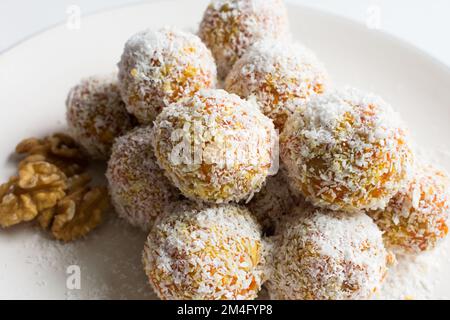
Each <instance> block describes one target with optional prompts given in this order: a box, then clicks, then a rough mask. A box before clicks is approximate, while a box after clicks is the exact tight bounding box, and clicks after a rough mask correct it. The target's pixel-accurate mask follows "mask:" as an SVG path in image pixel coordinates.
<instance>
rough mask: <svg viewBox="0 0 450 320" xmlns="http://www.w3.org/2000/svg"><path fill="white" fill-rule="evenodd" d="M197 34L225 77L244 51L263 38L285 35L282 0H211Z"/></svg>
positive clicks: (286, 17)
mask: <svg viewBox="0 0 450 320" xmlns="http://www.w3.org/2000/svg"><path fill="white" fill-rule="evenodd" d="M199 35H200V38H201V39H202V40H203V42H204V43H205V44H206V45H207V46H208V48H210V49H211V51H212V54H213V56H214V58H215V59H216V63H217V68H218V73H219V77H220V78H222V79H225V77H226V75H227V74H228V72H229V71H230V70H231V68H232V67H233V65H234V64H235V62H236V61H237V60H238V59H239V58H240V57H241V56H242V55H243V54H244V53H245V51H246V50H247V49H248V48H249V47H250V46H252V45H253V44H254V43H256V42H257V41H258V40H261V39H263V38H266V37H268V38H274V39H287V38H289V35H290V33H289V21H288V16H287V11H286V7H285V5H284V3H283V0H213V1H211V4H210V5H209V6H208V8H207V9H206V12H205V14H204V16H203V20H202V22H201V24H200V29H199Z"/></svg>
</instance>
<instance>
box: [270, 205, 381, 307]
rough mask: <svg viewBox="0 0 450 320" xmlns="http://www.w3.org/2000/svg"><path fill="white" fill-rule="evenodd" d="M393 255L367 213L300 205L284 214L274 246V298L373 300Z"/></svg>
mask: <svg viewBox="0 0 450 320" xmlns="http://www.w3.org/2000/svg"><path fill="white" fill-rule="evenodd" d="M388 260H389V254H388V253H387V252H386V249H385V248H384V246H383V240H382V235H381V231H380V230H379V229H378V228H377V226H376V225H375V223H373V221H372V220H371V219H370V218H369V217H368V216H367V215H365V214H364V213H345V212H338V211H326V210H325V211H324V210H320V209H311V210H306V211H304V209H300V210H297V211H296V212H294V213H293V214H292V215H288V216H285V218H284V221H283V224H282V227H281V228H280V230H278V231H277V235H276V238H275V239H274V248H273V264H272V265H273V268H272V272H271V274H270V278H269V281H268V289H269V294H270V297H271V298H272V299H292V300H354V299H368V298H369V297H370V296H371V295H372V294H373V293H374V292H375V291H376V290H377V289H378V288H379V286H380V284H381V282H382V280H383V278H384V276H385V274H386V271H387V267H386V266H387V262H388Z"/></svg>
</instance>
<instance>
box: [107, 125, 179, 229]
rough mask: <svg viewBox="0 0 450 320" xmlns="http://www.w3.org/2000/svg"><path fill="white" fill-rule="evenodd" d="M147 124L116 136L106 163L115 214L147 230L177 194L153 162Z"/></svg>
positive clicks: (151, 135)
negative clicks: (109, 157)
mask: <svg viewBox="0 0 450 320" xmlns="http://www.w3.org/2000/svg"><path fill="white" fill-rule="evenodd" d="M152 140H153V134H152V129H151V128H150V127H143V128H138V129H135V130H133V131H131V132H130V133H128V134H127V135H125V136H123V137H120V138H118V139H117V140H116V143H115V144H114V147H113V152H112V155H111V159H110V160H109V163H108V170H107V174H106V176H107V178H108V182H109V191H110V195H111V201H112V203H113V205H114V207H115V209H116V211H117V214H118V215H119V216H120V217H121V218H123V219H125V220H126V221H128V222H129V223H130V224H131V225H133V226H136V227H140V228H142V229H144V230H146V231H148V230H149V229H150V228H151V227H152V226H153V224H154V222H155V219H156V218H157V217H158V216H160V215H162V214H163V213H164V210H165V209H166V207H167V205H169V204H170V202H171V201H174V200H176V199H177V198H178V197H179V192H178V190H177V189H176V188H175V187H173V186H172V185H171V184H170V182H169V181H168V180H167V178H166V177H165V176H164V173H163V171H162V170H161V169H160V168H159V166H158V164H157V163H156V158H155V155H154V153H153V147H152Z"/></svg>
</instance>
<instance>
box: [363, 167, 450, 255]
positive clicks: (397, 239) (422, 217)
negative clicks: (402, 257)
mask: <svg viewBox="0 0 450 320" xmlns="http://www.w3.org/2000/svg"><path fill="white" fill-rule="evenodd" d="M449 212H450V180H449V177H448V176H447V174H445V173H444V172H442V171H440V170H437V169H435V168H434V167H432V166H429V165H420V166H419V168H418V169H417V171H416V172H415V173H414V176H413V178H412V180H411V181H410V183H409V184H408V185H407V186H406V188H404V189H402V190H401V191H400V192H399V193H398V194H397V195H396V196H394V198H392V199H391V201H390V202H389V205H388V206H387V208H386V209H385V210H378V211H375V212H370V215H371V216H372V217H373V218H374V220H375V222H376V223H377V224H378V226H379V227H380V229H381V230H382V231H384V233H383V237H384V240H385V243H386V245H387V246H388V247H390V248H393V249H395V250H396V251H399V252H403V253H405V252H406V253H419V252H421V251H426V250H430V249H433V248H434V247H435V246H436V245H437V244H438V243H439V242H440V241H442V240H443V239H444V238H445V237H446V235H447V233H448V217H449Z"/></svg>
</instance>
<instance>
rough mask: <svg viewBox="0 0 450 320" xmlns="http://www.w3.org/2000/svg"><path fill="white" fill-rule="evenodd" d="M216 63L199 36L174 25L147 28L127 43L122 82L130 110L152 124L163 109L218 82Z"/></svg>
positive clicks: (121, 65) (121, 72)
mask: <svg viewBox="0 0 450 320" xmlns="http://www.w3.org/2000/svg"><path fill="white" fill-rule="evenodd" d="M216 77H217V76H216V65H215V63H214V59H213V57H212V55H211V52H210V51H209V49H208V48H207V47H206V46H205V45H204V44H203V43H202V41H201V40H200V38H198V37H197V36H196V35H193V34H190V33H186V32H182V31H179V30H176V29H172V28H163V29H159V30H150V29H149V30H145V31H141V32H139V33H137V34H135V35H133V36H132V37H131V38H130V39H129V40H128V41H127V43H126V44H125V49H124V52H123V54H122V58H121V60H120V62H119V84H120V92H121V94H122V98H123V99H124V101H125V102H126V104H127V108H128V111H129V112H130V113H132V114H133V115H135V116H136V118H137V119H138V120H139V122H140V123H142V124H151V123H152V122H153V120H155V118H156V116H157V115H158V114H159V113H160V112H161V110H162V109H163V108H164V107H166V106H167V105H168V104H170V103H172V102H175V101H177V100H178V99H180V98H182V97H186V96H190V95H192V94H193V93H195V92H196V91H198V90H199V89H201V88H213V87H215V85H216Z"/></svg>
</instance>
